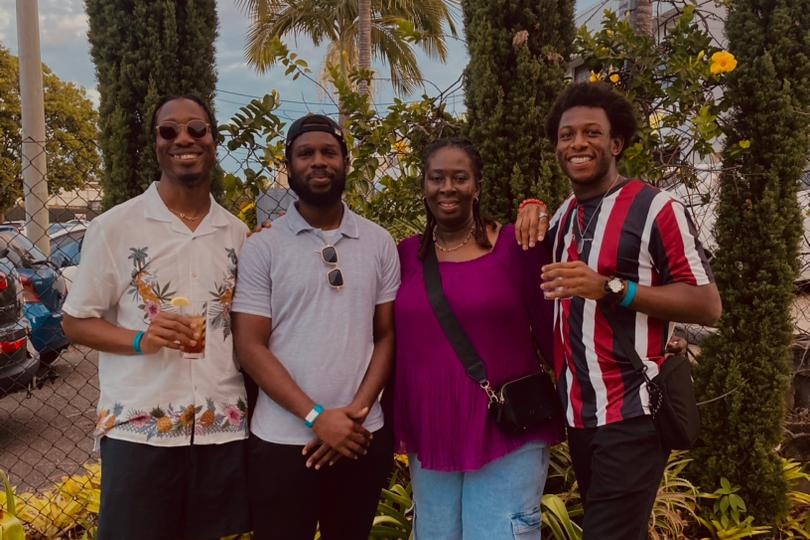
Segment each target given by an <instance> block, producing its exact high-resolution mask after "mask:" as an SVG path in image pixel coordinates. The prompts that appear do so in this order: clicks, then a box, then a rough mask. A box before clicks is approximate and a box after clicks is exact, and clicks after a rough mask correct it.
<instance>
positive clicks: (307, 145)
mask: <svg viewBox="0 0 810 540" xmlns="http://www.w3.org/2000/svg"><path fill="white" fill-rule="evenodd" d="M290 160H291V161H290V163H289V164H288V165H289V170H290V187H291V188H292V189H293V191H295V193H296V194H297V195H298V197H299V198H300V199H301V201H303V202H305V203H307V204H311V205H312V206H318V207H324V206H331V205H333V204H337V203H338V202H340V196H341V195H342V194H343V190H344V188H345V187H346V167H347V160H346V157H345V156H344V155H343V151H342V150H341V147H340V143H339V142H338V140H337V139H336V138H335V137H334V136H333V135H330V134H329V133H325V132H323V131H309V132H306V133H304V134H302V135H300V136H298V137H297V138H296V139H295V142H294V143H293V146H292V150H291V152H290Z"/></svg>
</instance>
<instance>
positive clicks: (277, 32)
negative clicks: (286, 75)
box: [237, 0, 460, 94]
mask: <svg viewBox="0 0 810 540" xmlns="http://www.w3.org/2000/svg"><path fill="white" fill-rule="evenodd" d="M237 4H239V5H240V6H241V7H242V8H243V9H244V11H246V12H247V13H248V15H249V16H250V18H251V27H250V29H249V31H248V35H247V45H246V47H245V56H246V57H247V60H248V62H249V63H250V64H251V65H252V66H253V67H254V68H256V70H258V71H259V72H260V73H262V72H264V71H266V70H267V69H269V68H270V67H271V66H272V65H273V64H274V62H275V55H274V47H273V42H274V40H275V39H277V38H283V37H285V36H290V35H291V36H293V37H296V38H297V37H299V36H307V37H309V38H310V39H311V40H312V42H313V43H314V44H315V45H316V46H318V45H320V44H321V43H328V44H329V47H328V49H327V54H326V60H325V62H324V72H325V71H326V69H327V67H328V66H337V67H338V69H339V71H340V73H341V74H342V75H346V74H348V73H349V72H350V71H351V70H352V69H354V68H356V67H366V68H370V66H371V56H372V55H373V56H374V57H376V58H379V59H382V60H384V61H385V62H386V63H387V64H388V65H389V67H390V72H391V75H390V77H391V84H392V85H393V87H394V89H395V90H396V91H397V92H398V93H400V94H406V93H409V92H411V91H412V90H414V89H415V88H416V87H417V86H418V85H419V83H421V82H422V72H421V70H420V69H419V66H418V64H417V61H416V55H415V53H414V48H413V45H414V44H416V45H419V47H420V48H421V49H422V50H423V51H425V52H426V53H427V54H428V55H429V56H431V57H433V58H437V59H439V60H442V61H444V60H445V59H446V57H447V47H446V43H445V39H444V37H445V34H444V28H443V26H444V25H445V24H446V25H447V30H448V31H449V32H450V34H451V35H452V36H453V37H455V36H457V31H456V26H455V15H456V13H457V11H456V9H457V7H458V6H459V5H460V0H286V1H282V0H237ZM362 8H364V9H365V11H361V9H362ZM363 13H365V15H366V16H365V17H362V16H361V14H363ZM365 25H368V28H369V30H368V32H367V33H366V34H365V35H366V36H368V39H367V40H361V39H360V38H361V35H362V30H363V29H364V27H365ZM361 27H363V28H361ZM361 60H362V62H361Z"/></svg>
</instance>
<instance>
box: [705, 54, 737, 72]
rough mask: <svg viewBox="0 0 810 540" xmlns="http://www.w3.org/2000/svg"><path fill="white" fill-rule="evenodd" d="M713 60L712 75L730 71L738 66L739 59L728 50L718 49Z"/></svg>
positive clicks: (710, 69)
mask: <svg viewBox="0 0 810 540" xmlns="http://www.w3.org/2000/svg"><path fill="white" fill-rule="evenodd" d="M711 61H712V63H711V65H710V66H709V71H711V72H712V75H717V74H719V73H729V72H731V71H734V68H736V67H737V59H736V58H734V55H733V54H731V53H730V52H728V51H717V52H716V53H714V54H713V55H712V58H711Z"/></svg>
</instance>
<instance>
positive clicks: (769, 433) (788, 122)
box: [693, 0, 810, 523]
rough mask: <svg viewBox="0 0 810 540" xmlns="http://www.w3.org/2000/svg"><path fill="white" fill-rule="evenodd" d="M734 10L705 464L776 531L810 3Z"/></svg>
mask: <svg viewBox="0 0 810 540" xmlns="http://www.w3.org/2000/svg"><path fill="white" fill-rule="evenodd" d="M730 6H731V7H730V12H729V15H728V21H727V23H726V32H727V34H728V38H729V48H730V50H731V52H732V53H733V54H734V55H735V56H736V58H737V60H738V62H739V63H738V66H737V69H736V70H735V71H734V72H733V73H731V74H730V75H729V77H728V86H727V90H726V92H727V94H726V99H727V100H729V101H730V103H731V104H732V107H733V110H732V113H731V117H730V119H729V120H730V125H729V126H728V129H727V132H726V147H725V150H724V152H723V163H724V170H725V172H724V173H723V174H722V175H721V178H720V182H721V191H720V197H719V209H718V221H717V226H716V234H717V241H718V246H719V248H718V253H717V258H716V259H715V261H714V262H713V268H714V271H715V275H716V278H717V283H718V286H719V288H720V291H721V293H722V296H723V304H724V314H723V318H722V321H721V323H720V332H719V334H718V335H716V336H714V337H713V338H712V339H711V340H709V342H708V344H707V346H706V348H705V349H704V352H703V354H702V355H701V359H700V368H699V371H698V372H697V387H698V392H699V394H700V395H701V397H703V398H710V397H717V396H725V397H722V398H720V399H718V400H716V401H713V402H711V403H710V404H708V405H706V406H704V407H702V416H703V421H704V429H703V434H702V438H703V441H704V443H705V446H703V447H701V448H698V449H697V450H695V452H694V456H693V457H694V458H695V459H694V463H695V467H697V471H696V476H697V481H698V482H699V484H700V486H701V487H702V488H703V489H704V490H705V489H714V488H715V487H716V486H718V485H719V480H720V478H721V477H726V478H728V479H729V480H730V481H731V482H732V483H733V484H737V485H739V486H741V487H742V490H741V492H740V495H741V496H742V497H743V499H744V500H745V502H746V503H747V505H748V509H749V511H750V512H751V513H752V515H753V516H754V517H755V519H756V521H758V522H760V523H769V522H773V520H774V519H776V518H777V517H778V516H780V515H782V514H783V513H784V511H785V509H786V486H785V482H784V479H783V475H782V470H781V465H780V462H779V460H778V458H777V455H776V447H777V446H778V444H779V442H780V440H781V437H782V425H783V418H784V414H785V396H786V392H787V388H788V385H789V375H790V365H789V345H790V342H791V339H792V329H793V326H792V324H791V319H790V306H791V302H792V301H793V298H794V281H795V279H796V275H797V270H798V264H797V256H798V247H799V241H800V235H801V231H802V229H801V227H802V214H801V211H800V209H799V207H798V203H797V198H796V192H797V188H798V185H799V178H800V176H801V171H802V169H803V167H804V165H805V163H806V161H807V151H808V148H809V147H810V146H808V145H809V144H810V122H808V119H807V112H808V110H810V58H808V51H810V33H808V28H810V0H772V1H769V2H762V1H761V0H735V1H734V2H732V3H731V4H730ZM748 141H750V147H749V148H748V149H747V150H746V149H744V148H743V147H747V146H748ZM741 142H742V144H740V143H741Z"/></svg>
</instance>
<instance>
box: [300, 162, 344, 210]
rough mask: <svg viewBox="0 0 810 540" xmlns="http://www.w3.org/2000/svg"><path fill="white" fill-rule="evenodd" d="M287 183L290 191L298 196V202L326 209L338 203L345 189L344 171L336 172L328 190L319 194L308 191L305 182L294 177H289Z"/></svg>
mask: <svg viewBox="0 0 810 540" xmlns="http://www.w3.org/2000/svg"><path fill="white" fill-rule="evenodd" d="M289 181H290V189H292V190H293V192H295V194H296V195H298V199H299V200H301V201H303V202H305V203H306V204H309V205H311V206H315V207H318V208H326V207H329V206H334V205H335V204H337V203H338V202H340V200H341V197H342V196H343V191H344V190H345V189H346V171H338V172H336V173H335V175H334V176H333V177H332V183H331V185H330V186H329V190H328V191H325V192H321V193H315V192H313V191H312V190H310V189H309V186H308V185H307V184H306V182H302V181H299V180H298V177H297V176H296V175H290V177H289Z"/></svg>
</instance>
